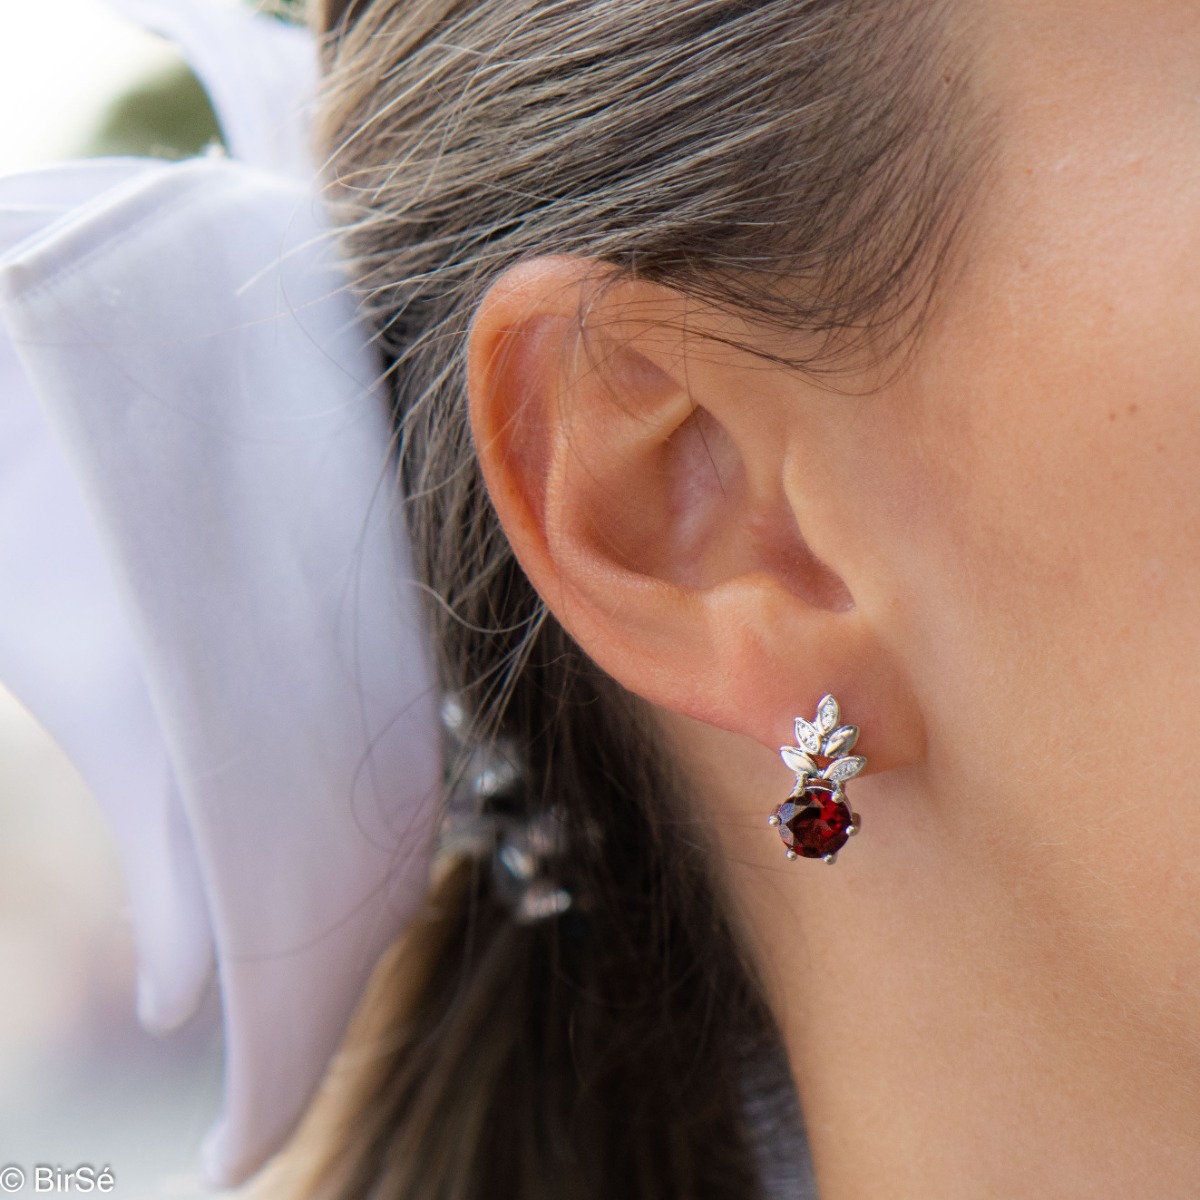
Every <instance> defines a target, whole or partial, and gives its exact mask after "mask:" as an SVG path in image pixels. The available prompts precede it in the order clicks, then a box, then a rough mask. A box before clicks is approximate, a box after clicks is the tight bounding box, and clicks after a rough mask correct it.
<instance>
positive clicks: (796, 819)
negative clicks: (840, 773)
mask: <svg viewBox="0 0 1200 1200" xmlns="http://www.w3.org/2000/svg"><path fill="white" fill-rule="evenodd" d="M836 795H837V793H836V792H827V791H823V790H819V789H817V788H812V787H809V788H806V789H805V790H804V791H803V792H802V793H801V794H800V795H799V796H789V797H788V799H786V800H785V801H784V802H783V803H782V804H781V805H780V806H779V807H778V808H777V809H776V810H775V812H776V815H777V816H778V817H779V836H780V837H781V838H783V844H784V845H785V846H787V848H788V849H789V850H795V852H796V853H797V854H799V855H801V856H802V857H803V858H824V857H825V855H826V854H836V853H837V852H838V851H839V850H840V849H841V848H842V847H843V846H844V845H845V844H846V842H847V840H848V839H849V837H850V833H849V826H850V825H851V824H853V822H854V818H853V816H852V815H851V813H850V809H849V807H848V806H847V804H846V802H845V801H844V800H838V799H836V798H835V797H836Z"/></svg>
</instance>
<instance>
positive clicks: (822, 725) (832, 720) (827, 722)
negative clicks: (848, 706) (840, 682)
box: [817, 696, 842, 733]
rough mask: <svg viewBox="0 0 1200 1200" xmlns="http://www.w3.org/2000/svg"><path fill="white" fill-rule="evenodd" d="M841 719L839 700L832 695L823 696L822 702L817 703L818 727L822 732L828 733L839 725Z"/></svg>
mask: <svg viewBox="0 0 1200 1200" xmlns="http://www.w3.org/2000/svg"><path fill="white" fill-rule="evenodd" d="M841 719H842V714H841V710H840V709H839V708H838V702H837V701H836V700H835V699H834V698H833V697H832V696H822V697H821V702H820V703H819V704H818V705H817V728H818V729H819V730H820V731H821V732H822V733H828V732H829V731H830V730H831V729H835V728H836V727H837V723H838V722H839V721H840V720H841Z"/></svg>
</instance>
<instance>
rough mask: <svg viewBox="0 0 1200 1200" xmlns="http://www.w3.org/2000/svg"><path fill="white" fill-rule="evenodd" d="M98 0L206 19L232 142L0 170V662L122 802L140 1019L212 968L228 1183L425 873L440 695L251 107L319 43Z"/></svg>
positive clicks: (316, 1060) (318, 280)
mask: <svg viewBox="0 0 1200 1200" xmlns="http://www.w3.org/2000/svg"><path fill="white" fill-rule="evenodd" d="M114 2H115V3H117V6H118V7H119V8H122V9H125V10H126V11H129V12H133V11H134V10H136V13H137V15H138V16H139V18H140V19H141V20H143V21H144V22H145V23H146V24H147V25H149V26H150V27H152V28H156V29H162V30H165V31H167V32H170V33H172V35H173V36H176V37H178V38H180V41H181V47H182V49H183V51H184V53H185V55H186V54H188V53H189V51H190V50H191V49H192V48H194V47H198V48H199V49H198V51H197V55H196V57H195V58H194V59H193V62H194V64H195V65H196V67H197V69H198V70H199V71H200V73H201V76H202V79H203V81H204V82H205V83H206V85H212V86H211V88H210V90H211V94H212V96H213V98H214V100H215V102H216V105H217V112H218V119H219V120H220V121H221V123H222V127H223V129H225V130H226V131H227V132H229V131H232V130H240V131H242V132H240V133H239V134H238V135H237V136H236V137H233V138H231V142H232V143H233V146H234V149H235V151H237V150H238V149H239V147H240V148H241V150H242V152H243V153H244V154H245V155H246V158H245V159H244V160H242V161H233V160H230V159H227V158H225V157H224V156H221V155H217V154H211V155H209V156H207V157H204V158H200V159H194V160H191V161H188V162H184V163H158V162H151V161H140V160H134V159H112V160H93V161H84V162H77V163H69V164H65V165H63V166H60V167H55V168H51V169H47V170H43V171H37V172H31V173H28V174H24V175H17V176H9V177H6V178H0V680H2V681H3V682H4V683H5V684H6V685H7V686H8V687H10V688H11V689H12V690H13V691H14V693H15V694H16V695H17V696H18V697H19V698H20V699H21V700H22V701H23V702H24V703H25V704H26V705H27V706H28V707H29V708H30V710H31V711H32V712H33V713H34V715H35V716H36V717H37V718H38V719H39V720H40V721H41V722H42V724H43V725H44V726H45V727H46V729H47V730H49V731H50V733H51V734H52V735H53V736H54V737H55V738H56V739H57V740H58V741H59V742H60V744H61V745H62V746H63V747H64V749H65V750H66V751H67V753H68V754H69V755H70V756H71V758H72V759H73V761H74V762H75V764H76V766H77V767H78V769H79V770H80V772H81V773H82V775H83V777H84V778H85V780H86V781H87V783H88V784H89V786H90V788H91V790H92V791H93V792H94V794H95V796H96V798H97V800H98V801H99V802H100V804H101V805H102V806H103V808H104V811H105V813H106V815H107V817H108V819H109V822H110V824H111V827H112V830H113V834H114V836H115V838H116V841H117V845H118V848H119V850H120V853H121V857H122V862H123V866H124V869H125V874H126V879H127V885H128V890H129V896H130V902H131V908H132V912H133V922H134V934H135V938H136V943H137V950H138V959H139V1001H138V1003H139V1011H140V1014H141V1016H142V1019H143V1021H144V1022H145V1023H146V1024H147V1025H148V1026H150V1027H154V1028H171V1027H174V1026H176V1025H178V1024H180V1023H181V1022H183V1021H185V1020H187V1019H188V1018H189V1017H190V1016H191V1015H193V1014H194V1012H195V1011H196V1009H197V1006H198V1005H199V1003H200V1001H201V999H202V998H203V996H204V994H205V992H206V990H207V988H208V987H209V985H210V980H211V977H212V972H213V967H214V965H215V967H216V975H217V980H218V983H219V987H220V993H221V1001H222V1012H223V1018H224V1024H225V1045H226V1074H225V1091H224V1097H223V1104H222V1112H221V1114H220V1117H219V1120H218V1122H217V1124H216V1126H215V1127H214V1129H213V1130H212V1132H211V1134H210V1136H209V1139H208V1141H207V1143H206V1150H205V1163H204V1166H205V1170H206V1173H207V1175H208V1176H209V1178H210V1179H211V1180H212V1181H213V1182H214V1183H218V1184H228V1183H235V1182H238V1181H240V1180H241V1179H243V1178H245V1177H246V1176H247V1175H248V1174H249V1173H251V1172H252V1171H253V1170H255V1169H256V1168H257V1167H258V1166H259V1165H261V1163H262V1162H263V1161H264V1160H265V1158H266V1157H267V1156H269V1155H270V1154H271V1153H272V1152H273V1151H274V1150H275V1149H277V1148H278V1147H279V1146H280V1145H281V1144H282V1142H283V1141H284V1139H285V1138H286V1137H287V1135H288V1133H289V1132H290V1131H291V1129H292V1128H293V1126H294V1124H295V1122H296V1120H297V1119H298V1117H299V1115H300V1114H301V1112H302V1111H303V1109H304V1106H305V1105H306V1103H307V1101H308V1100H309V1098H310V1096H311V1094H312V1092H313V1090H314V1089H315V1087H316V1085H317V1083H318V1082H319V1080H320V1077H321V1075H322V1073H323V1071H324V1069H325V1067H326V1065H327V1062H328V1059H329V1057H330V1055H331V1053H332V1052H333V1050H334V1049H335V1048H336V1046H337V1043H338V1041H339V1039H340V1038H341V1036H342V1034H343V1032H344V1029H345V1026H346V1022H347V1019H348V1017H349V1014H350V1012H351V1010H352V1008H353V1006H354V1004H355V1003H356V1001H357V1000H358V998H359V996H360V994H361V991H362V987H363V984H364V982H365V978H366V976H367V974H368V972H369V971H370V969H371V968H372V966H373V965H374V963H375V962H376V961H377V959H378V957H379V954H380V953H381V951H382V949H383V948H384V947H385V946H386V945H387V943H388V942H389V941H390V940H391V939H392V938H393V937H394V936H395V935H396V933H397V932H398V931H399V930H400V929H401V928H402V927H403V924H404V922H405V920H406V919H407V918H408V917H409V916H410V915H411V913H412V911H413V909H414V908H415V906H416V905H417V904H418V903H419V901H420V899H421V897H422V895H423V893H424V890H425V888H426V886H427V878H428V867H429V859H430V854H431V846H432V839H433V834H434V823H435V819H436V813H437V804H436V793H437V788H438V786H439V780H440V772H441V764H440V747H439V740H438V729H437V699H436V696H435V689H434V686H433V682H432V677H431V671H430V665H429V662H428V651H427V646H426V642H425V633H424V630H423V628H422V624H421V621H420V616H419V605H418V593H417V587H416V585H415V584H414V583H412V581H411V578H410V564H409V556H408V548H407V541H406V537H405V533H404V529H403V523H402V520H401V516H400V511H399V496H398V492H397V487H396V483H395V479H394V466H393V464H392V462H391V457H390V430H389V425H388V417H387V413H386V406H385V402H384V400H383V397H382V395H381V391H380V389H379V388H378V387H377V386H376V383H377V376H378V373H379V363H378V361H377V358H376V356H375V354H374V352H373V350H372V348H371V346H370V343H369V339H368V336H367V333H366V331H365V330H364V328H363V327H362V326H361V325H360V323H359V321H358V320H357V317H356V313H355V309H354V305H353V303H352V301H351V299H350V297H349V295H348V294H347V292H346V286H345V285H346V279H345V275H344V272H343V270H342V267H341V265H340V263H339V262H338V260H337V257H336V252H335V243H334V242H333V240H332V239H331V237H330V234H329V230H328V229H327V228H326V227H325V225H324V221H323V215H322V210H321V206H320V203H319V201H318V200H317V198H316V195H315V189H314V183H313V174H314V172H313V168H312V167H311V165H309V166H307V167H305V165H304V163H303V162H302V161H301V158H300V157H299V151H298V148H299V147H303V145H304V139H305V137H306V134H304V132H303V131H302V129H301V125H302V121H301V122H300V123H299V124H297V125H296V126H295V128H296V129H298V130H300V132H297V133H296V134H295V137H294V138H293V139H292V141H291V142H290V143H289V142H288V141H287V140H286V139H283V140H275V139H273V138H272V137H271V136H269V135H268V133H267V132H266V131H268V130H270V129H271V128H279V127H280V126H281V121H282V123H283V124H284V125H286V124H287V121H288V120H291V119H292V118H293V117H295V116H296V114H298V113H300V114H304V113H307V105H308V103H309V97H310V89H311V85H312V80H313V78H314V74H313V72H312V71H311V70H310V69H309V68H310V67H311V62H312V56H311V50H312V46H311V39H309V38H308V35H307V34H305V33H304V32H303V31H299V30H296V29H293V28H289V27H287V26H285V25H283V24H281V23H279V22H276V21H274V20H270V19H268V18H263V17H258V16H254V15H252V14H249V13H246V12H243V11H240V10H237V9H233V8H228V7H224V6H221V5H219V4H217V3H215V2H214V3H211V4H210V3H208V2H207V0H186V2H185V0H174V2H172V0H159V2H157V3H153V2H151V0H114ZM263 63H274V64H276V66H277V67H278V69H272V71H271V72H268V79H269V86H267V85H264V83H263V80H261V79H260V78H259V77H258V71H259V68H260V67H261V65H262V64H263ZM289 64H290V65H289ZM206 70H207V71H208V72H209V75H206V74H205V72H206ZM213 73H216V74H217V75H219V76H220V79H219V81H218V82H217V83H215V84H213V79H214V78H215V75H214V74H213ZM289 87H291V88H293V89H294V90H291V91H289ZM297 121H299V118H297Z"/></svg>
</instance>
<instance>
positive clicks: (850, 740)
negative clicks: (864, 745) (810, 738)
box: [821, 725, 858, 758]
mask: <svg viewBox="0 0 1200 1200" xmlns="http://www.w3.org/2000/svg"><path fill="white" fill-rule="evenodd" d="M857 741H858V726H857V725H842V726H839V727H838V728H837V729H835V730H834V731H833V732H832V733H831V734H830V735H829V736H828V737H827V738H826V739H825V745H824V746H822V747H821V753H822V754H824V755H825V757H826V758H837V756H838V755H839V754H849V753H850V751H851V750H853V749H854V743H855V742H857Z"/></svg>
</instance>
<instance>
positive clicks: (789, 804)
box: [767, 696, 867, 863]
mask: <svg viewBox="0 0 1200 1200" xmlns="http://www.w3.org/2000/svg"><path fill="white" fill-rule="evenodd" d="M841 720H842V713H841V709H840V708H839V707H838V702H837V701H836V700H835V699H834V698H833V697H832V696H824V697H822V699H821V702H820V703H819V704H818V705H817V715H816V717H814V718H813V720H811V721H806V720H805V719H804V718H803V717H797V718H796V745H794V746H780V748H779V756H780V758H782V759H783V761H784V762H785V763H786V764H787V766H789V767H790V768H791V769H792V770H793V771H795V772H796V786H795V787H794V788H793V789H792V794H791V795H790V796H788V798H787V799H786V800H785V801H784V802H783V803H782V804H781V805H780V806H779V807H778V808H777V809H776V810H775V811H774V812H773V813H772V814H771V815H770V816H769V817H768V818H767V823H768V824H769V825H773V826H774V827H775V828H776V829H778V830H779V836H780V837H781V838H782V839H783V844H784V845H785V846H786V847H787V856H788V858H819V859H821V860H822V861H824V862H827V863H833V862H835V861H836V860H837V854H838V851H839V850H840V849H841V848H842V847H843V846H844V845H845V844H846V841H847V839H848V838H851V837H853V836H854V834H856V833H857V832H858V831H859V830H860V829H861V828H862V818H861V817H860V816H859V815H858V813H856V812H851V811H850V806H849V805H848V804H847V803H846V792H845V788H844V787H843V784H844V783H845V782H846V780H848V779H853V778H854V776H855V775H857V774H858V773H859V772H860V771H861V770H862V769H863V767H865V766H866V765H867V760H866V759H865V758H863V756H862V755H861V754H851V753H850V751H851V750H853V749H854V743H855V742H856V741H858V726H857V725H843V724H842V723H841ZM818 759H824V760H826V761H825V763H824V765H823V766H822V765H819V764H818V762H817V760H818Z"/></svg>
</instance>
